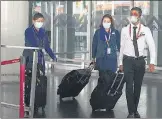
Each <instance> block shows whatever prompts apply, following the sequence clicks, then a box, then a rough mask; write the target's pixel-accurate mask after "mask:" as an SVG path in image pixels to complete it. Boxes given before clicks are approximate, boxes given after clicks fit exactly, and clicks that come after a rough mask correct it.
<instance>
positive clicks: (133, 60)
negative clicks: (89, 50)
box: [119, 7, 155, 118]
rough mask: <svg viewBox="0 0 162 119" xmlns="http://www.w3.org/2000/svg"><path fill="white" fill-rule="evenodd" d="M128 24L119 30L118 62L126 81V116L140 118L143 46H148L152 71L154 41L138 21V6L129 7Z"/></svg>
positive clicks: (143, 59) (147, 30)
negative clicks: (127, 113)
mask: <svg viewBox="0 0 162 119" xmlns="http://www.w3.org/2000/svg"><path fill="white" fill-rule="evenodd" d="M130 14H131V17H130V22H131V23H130V24H128V25H127V26H126V27H124V28H123V29H122V31H121V45H120V55H119V63H120V70H123V71H124V75H125V81H126V99H127V107H128V112H129V115H128V117H127V118H140V114H139V113H138V110H137V108H138V103H139V98H140V93H141V86H142V81H143V77H144V74H145V54H144V52H145V48H146V46H148V47H149V51H150V55H151V56H150V58H151V61H150V65H149V71H150V72H153V71H154V64H155V43H154V40H153V36H152V34H151V31H150V29H149V28H148V27H146V26H144V25H143V24H141V23H140V18H141V15H142V10H141V9H140V8H138V7H134V8H132V9H131V13H130Z"/></svg>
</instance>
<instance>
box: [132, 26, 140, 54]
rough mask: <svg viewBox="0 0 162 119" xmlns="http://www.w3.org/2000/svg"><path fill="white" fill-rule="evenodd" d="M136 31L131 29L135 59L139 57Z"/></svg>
mask: <svg viewBox="0 0 162 119" xmlns="http://www.w3.org/2000/svg"><path fill="white" fill-rule="evenodd" d="M136 29H137V27H136V26H135V27H133V45H134V50H135V55H136V57H139V51H138V45H137V37H136Z"/></svg>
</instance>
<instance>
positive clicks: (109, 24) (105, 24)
mask: <svg viewBox="0 0 162 119" xmlns="http://www.w3.org/2000/svg"><path fill="white" fill-rule="evenodd" d="M110 26H111V23H103V27H104V28H105V29H108V28H110Z"/></svg>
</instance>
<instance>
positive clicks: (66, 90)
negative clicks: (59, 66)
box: [57, 63, 94, 100]
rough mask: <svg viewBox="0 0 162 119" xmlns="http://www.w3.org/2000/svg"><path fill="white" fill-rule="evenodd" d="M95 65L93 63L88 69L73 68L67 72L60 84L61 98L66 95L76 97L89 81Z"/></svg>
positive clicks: (59, 93)
mask: <svg viewBox="0 0 162 119" xmlns="http://www.w3.org/2000/svg"><path fill="white" fill-rule="evenodd" d="M93 68H94V66H93V64H92V63H91V64H90V65H89V67H88V68H86V69H78V70H73V71H71V72H69V73H68V74H66V75H65V76H64V77H63V79H62V81H61V83H60V85H59V86H58V90H57V95H60V100H61V99H62V98H65V97H73V98H74V97H76V96H78V95H79V93H80V92H81V91H82V89H83V88H84V87H85V86H86V84H87V83H88V82H89V78H90V77H91V72H92V70H93Z"/></svg>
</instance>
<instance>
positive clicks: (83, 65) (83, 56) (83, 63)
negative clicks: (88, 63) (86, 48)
mask: <svg viewBox="0 0 162 119" xmlns="http://www.w3.org/2000/svg"><path fill="white" fill-rule="evenodd" d="M81 55H82V60H85V53H82V54H81ZM81 68H83V69H84V68H85V62H82V63H81Z"/></svg>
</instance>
